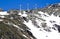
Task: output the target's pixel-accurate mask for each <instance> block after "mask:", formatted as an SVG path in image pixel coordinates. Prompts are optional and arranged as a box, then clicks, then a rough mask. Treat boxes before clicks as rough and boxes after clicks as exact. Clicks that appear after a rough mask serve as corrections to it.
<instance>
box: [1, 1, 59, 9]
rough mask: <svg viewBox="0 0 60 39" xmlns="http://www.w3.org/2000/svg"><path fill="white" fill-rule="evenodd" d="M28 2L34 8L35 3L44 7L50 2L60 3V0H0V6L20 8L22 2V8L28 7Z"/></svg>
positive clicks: (39, 6) (3, 7)
mask: <svg viewBox="0 0 60 39" xmlns="http://www.w3.org/2000/svg"><path fill="white" fill-rule="evenodd" d="M27 3H29V7H30V9H34V5H35V4H37V7H38V8H42V7H45V6H46V5H48V4H53V3H60V0H0V8H2V9H4V10H9V9H19V6H20V4H21V5H22V9H26V8H27Z"/></svg>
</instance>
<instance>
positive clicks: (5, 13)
mask: <svg viewBox="0 0 60 39" xmlns="http://www.w3.org/2000/svg"><path fill="white" fill-rule="evenodd" d="M0 15H9V13H7V11H3V12H0Z"/></svg>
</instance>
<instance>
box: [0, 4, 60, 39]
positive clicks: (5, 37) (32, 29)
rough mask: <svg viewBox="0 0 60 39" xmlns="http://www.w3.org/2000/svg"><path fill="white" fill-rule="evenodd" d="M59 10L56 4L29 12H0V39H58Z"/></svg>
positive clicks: (59, 35) (59, 27) (59, 6)
mask: <svg viewBox="0 0 60 39" xmlns="http://www.w3.org/2000/svg"><path fill="white" fill-rule="evenodd" d="M59 10H60V4H59V3H58V4H52V5H49V6H48V7H45V8H42V9H35V10H29V11H28V10H27V11H24V10H22V11H21V12H20V11H19V10H10V11H2V12H0V39H59V38H60V11H59ZM53 36H54V37H53Z"/></svg>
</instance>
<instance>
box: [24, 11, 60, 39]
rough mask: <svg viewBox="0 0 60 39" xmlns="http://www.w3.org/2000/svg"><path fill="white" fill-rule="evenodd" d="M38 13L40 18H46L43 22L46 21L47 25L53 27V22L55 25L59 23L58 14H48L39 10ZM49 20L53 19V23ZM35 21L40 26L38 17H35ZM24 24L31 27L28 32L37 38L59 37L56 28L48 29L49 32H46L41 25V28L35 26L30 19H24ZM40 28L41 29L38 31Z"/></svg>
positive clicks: (59, 38) (56, 38)
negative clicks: (27, 20)
mask: <svg viewBox="0 0 60 39" xmlns="http://www.w3.org/2000/svg"><path fill="white" fill-rule="evenodd" d="M38 13H39V14H41V16H42V17H41V18H43V19H44V20H46V21H45V23H47V26H48V27H53V25H54V24H57V25H59V24H60V21H59V20H60V17H58V16H57V17H56V16H54V15H53V14H52V15H51V16H50V15H48V14H47V13H43V12H41V11H39V12H38ZM44 15H46V16H44ZM50 21H55V23H51V22H50ZM36 22H37V24H38V25H39V26H41V23H42V21H39V19H36ZM24 24H25V25H26V26H27V27H29V28H30V29H31V30H30V32H32V34H33V35H34V36H35V37H36V38H37V39H60V33H58V30H54V29H50V30H51V32H46V31H45V30H43V28H42V27H41V28H37V27H35V26H34V24H33V23H32V21H31V20H29V22H26V21H24ZM40 29H41V30H42V31H40Z"/></svg>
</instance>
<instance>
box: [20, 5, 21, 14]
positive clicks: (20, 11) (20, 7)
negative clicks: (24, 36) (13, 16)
mask: <svg viewBox="0 0 60 39" xmlns="http://www.w3.org/2000/svg"><path fill="white" fill-rule="evenodd" d="M20 13H21V4H20Z"/></svg>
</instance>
